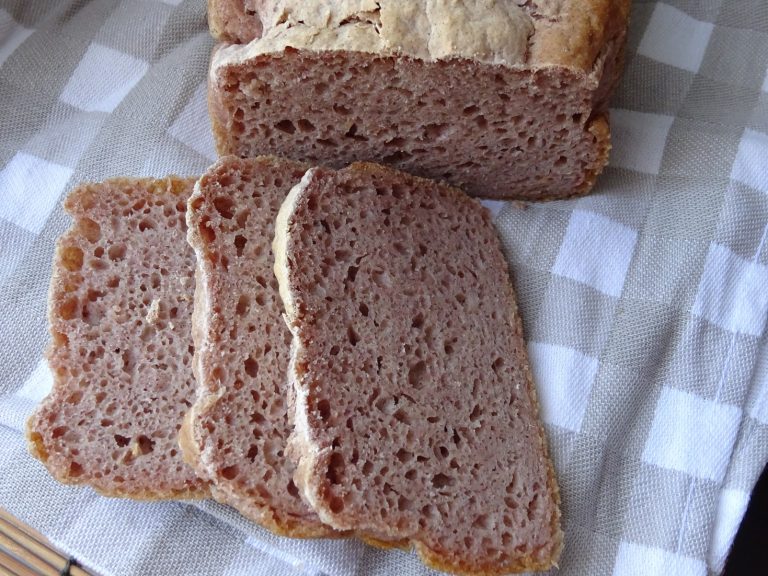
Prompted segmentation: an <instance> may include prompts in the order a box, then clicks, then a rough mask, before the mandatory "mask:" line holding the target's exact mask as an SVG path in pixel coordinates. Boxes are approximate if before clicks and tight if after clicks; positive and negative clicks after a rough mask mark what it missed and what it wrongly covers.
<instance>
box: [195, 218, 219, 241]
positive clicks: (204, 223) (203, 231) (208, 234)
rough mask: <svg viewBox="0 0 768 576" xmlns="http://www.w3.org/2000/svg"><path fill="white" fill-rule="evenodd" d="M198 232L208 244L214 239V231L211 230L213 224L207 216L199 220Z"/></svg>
mask: <svg viewBox="0 0 768 576" xmlns="http://www.w3.org/2000/svg"><path fill="white" fill-rule="evenodd" d="M198 232H199V233H200V237H201V238H202V239H203V240H204V241H205V242H207V243H209V244H210V243H212V242H214V241H215V240H216V232H214V231H213V225H212V224H211V220H210V218H209V217H208V216H206V217H204V218H203V219H202V220H200V225H199V226H198Z"/></svg>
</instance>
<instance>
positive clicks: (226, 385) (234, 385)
mask: <svg viewBox="0 0 768 576" xmlns="http://www.w3.org/2000/svg"><path fill="white" fill-rule="evenodd" d="M307 168H308V167H307V166H305V165H303V164H301V163H298V162H292V161H290V160H280V159H277V158H255V159H245V160H241V159H239V158H234V157H229V158H223V159H221V160H219V161H218V162H217V163H216V164H214V165H213V166H212V167H211V168H209V169H208V171H207V172H206V173H205V174H204V175H203V176H202V178H200V180H199V181H198V183H197V184H196V185H195V191H194V194H193V195H192V196H191V197H190V199H189V210H188V212H187V222H188V225H189V235H188V238H189V242H190V244H191V245H192V246H193V247H194V249H195V252H196V253H197V272H196V278H197V285H196V289H195V311H194V325H193V334H194V341H195V374H196V377H197V380H198V391H197V399H196V401H195V404H194V405H193V407H192V410H191V411H190V413H189V414H188V417H187V418H186V420H185V425H184V428H183V434H182V435H181V439H182V448H183V449H184V453H185V457H186V458H187V459H188V461H189V462H190V463H192V464H193V465H194V466H195V469H196V470H197V472H198V474H200V476H201V477H203V478H206V479H207V480H210V481H211V483H212V485H211V491H212V494H213V496H214V497H215V498H216V499H217V500H219V501H221V502H223V503H225V504H229V505H231V506H233V507H235V508H236V509H237V510H238V511H240V512H241V513H242V514H243V515H245V516H246V517H248V518H250V519H252V520H254V521H256V522H258V523H259V524H261V525H263V526H265V527H267V528H269V529H270V530H272V531H274V532H277V533H280V534H284V535H288V536H302V537H307V536H328V535H332V534H333V533H334V531H333V530H332V529H331V528H329V527H327V526H325V525H324V524H323V523H322V522H320V519H319V518H318V517H317V515H316V514H315V513H314V512H313V511H312V509H311V508H309V506H307V504H305V503H304V502H303V501H302V499H301V497H300V495H299V491H298V489H297V488H296V486H295V485H294V483H293V473H294V470H295V466H294V465H293V463H292V462H291V461H290V460H289V459H288V458H287V457H286V454H285V451H286V443H287V440H288V436H289V435H290V433H291V431H292V429H293V414H292V410H293V402H292V399H291V395H292V388H291V386H290V383H289V381H288V376H287V372H288V360H289V358H290V344H291V334H290V332H289V331H288V329H287V328H286V326H285V323H284V322H283V320H282V304H281V302H280V296H279V294H278V291H277V281H276V280H275V277H274V274H273V272H272V269H273V266H274V258H273V257H272V247H271V243H272V238H273V237H274V229H275V217H276V216H277V211H278V209H279V208H280V205H281V203H282V201H283V200H284V199H285V197H286V195H287V194H288V191H289V190H290V189H291V187H292V186H293V185H294V184H295V183H297V182H298V181H299V180H301V177H302V176H303V174H304V172H306V170H307Z"/></svg>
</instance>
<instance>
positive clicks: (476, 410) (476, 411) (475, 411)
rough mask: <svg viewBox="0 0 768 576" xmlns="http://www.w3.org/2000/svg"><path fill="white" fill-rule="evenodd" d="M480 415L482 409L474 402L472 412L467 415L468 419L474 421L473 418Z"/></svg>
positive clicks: (475, 418)
mask: <svg viewBox="0 0 768 576" xmlns="http://www.w3.org/2000/svg"><path fill="white" fill-rule="evenodd" d="M482 415H483V409H482V408H480V405H479V404H475V407H474V408H473V409H472V412H471V413H470V415H469V420H470V422H474V421H475V420H477V419H478V418H480V416H482Z"/></svg>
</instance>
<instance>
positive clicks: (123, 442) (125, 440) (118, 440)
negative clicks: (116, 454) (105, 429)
mask: <svg viewBox="0 0 768 576" xmlns="http://www.w3.org/2000/svg"><path fill="white" fill-rule="evenodd" d="M114 439H115V444H117V445H118V446H119V447H120V448H124V447H125V446H128V444H130V442H131V439H130V438H129V437H127V436H122V435H120V434H115V435H114Z"/></svg>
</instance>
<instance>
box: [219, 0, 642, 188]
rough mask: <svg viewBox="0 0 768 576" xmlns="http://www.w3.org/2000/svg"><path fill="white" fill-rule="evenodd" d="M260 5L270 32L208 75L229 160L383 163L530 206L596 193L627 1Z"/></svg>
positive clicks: (257, 19)
mask: <svg viewBox="0 0 768 576" xmlns="http://www.w3.org/2000/svg"><path fill="white" fill-rule="evenodd" d="M217 4H218V5H219V11H220V12H221V11H226V10H224V7H228V10H229V11H233V10H234V9H235V7H236V6H238V5H239V4H238V3H237V2H234V1H232V0H217ZM257 4H259V7H258V8H254V10H253V12H252V14H250V15H245V16H243V17H242V18H239V19H237V22H238V23H239V26H245V29H247V30H254V29H255V27H256V23H258V28H259V32H258V34H256V35H254V36H252V35H246V36H244V37H243V36H241V34H242V32H241V31H239V30H236V29H234V28H232V29H231V30H230V32H231V34H230V35H229V36H228V37H229V38H234V39H235V40H236V41H248V40H251V39H252V38H255V39H253V41H251V42H249V43H248V44H243V45H237V44H236V45H222V46H220V47H219V48H218V49H217V50H216V51H215V53H214V56H213V58H212V62H211V70H210V75H209V106H210V113H211V119H212V125H213V131H214V135H215V139H216V147H217V149H218V151H219V153H220V154H235V155H238V156H255V155H257V154H276V155H281V156H285V157H289V158H295V159H298V160H302V161H307V162H311V163H319V164H322V165H326V166H331V167H335V168H341V167H343V166H346V165H347V164H349V163H350V162H353V161H357V160H375V161H377V162H381V163H384V164H388V165H391V166H394V167H396V168H399V169H402V170H406V171H408V172H411V173H413V174H417V175H420V176H426V177H429V178H435V179H440V180H444V181H446V182H449V183H451V184H453V185H457V186H460V187H462V188H463V189H464V190H466V191H467V192H468V193H469V194H471V195H473V196H481V197H488V198H516V199H523V200H544V199H560V198H565V197H569V196H574V195H579V194H584V193H587V192H589V191H590V190H591V188H592V187H593V185H594V183H595V180H596V178H597V176H598V174H599V173H600V172H601V171H602V170H603V167H604V166H605V164H606V162H607V160H608V153H609V149H610V131H609V124H608V114H607V110H608V101H609V98H610V96H611V93H612V91H613V89H614V87H615V86H616V84H617V83H618V79H619V76H620V73H621V69H622V62H623V52H624V45H625V39H626V26H627V17H628V13H629V2H628V0H589V1H587V2H584V1H583V0H541V1H538V2H518V3H515V2H511V1H504V2H480V1H477V0H469V1H462V2H440V1H435V2H432V1H430V2H401V1H399V0H382V1H378V2H372V1H371V2H368V1H365V2H363V1H361V2H339V3H329V2H320V1H318V0H307V1H302V2H296V1H295V0H264V1H262V2H257ZM248 18H250V20H251V25H250V26H247V25H244V24H243V23H244V22H247V20H248Z"/></svg>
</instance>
